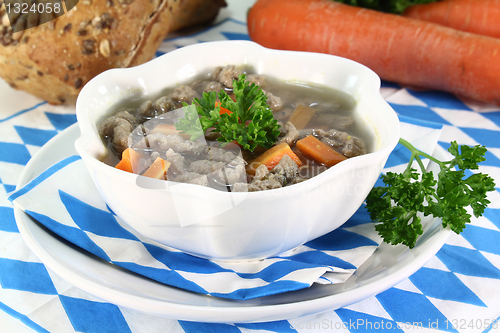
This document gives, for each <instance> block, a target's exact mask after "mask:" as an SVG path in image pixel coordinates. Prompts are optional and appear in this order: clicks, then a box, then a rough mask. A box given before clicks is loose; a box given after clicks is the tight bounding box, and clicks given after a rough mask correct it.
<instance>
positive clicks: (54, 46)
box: [0, 0, 225, 104]
mask: <svg viewBox="0 0 500 333" xmlns="http://www.w3.org/2000/svg"><path fill="white" fill-rule="evenodd" d="M1 1H2V0H0V2H1ZM222 6H225V2H224V1H223V0H222V1H221V0H209V1H206V0H205V1H204V0H114V1H113V0H93V1H89V0H80V1H79V3H78V5H77V6H76V7H74V8H73V9H71V10H70V11H69V12H67V13H66V14H65V15H63V16H60V17H58V18H57V19H55V20H53V21H50V22H48V23H45V24H43V25H41V26H38V27H35V28H31V29H27V30H25V31H23V32H18V33H16V34H17V35H14V36H12V37H14V38H12V37H10V43H9V39H7V42H5V37H6V35H7V37H8V32H7V33H5V30H6V29H5V28H3V32H2V31H0V77H2V78H3V79H4V80H5V81H7V83H9V84H10V85H11V86H12V87H13V88H15V89H20V90H24V91H27V92H29V93H31V94H33V95H35V96H37V97H39V98H41V99H43V100H46V101H48V102H49V103H51V104H75V102H76V98H77V96H78V93H79V92H80V90H81V88H82V87H83V86H84V85H85V84H86V83H87V82H88V81H89V80H90V79H92V78H93V77H94V76H96V75H98V74H99V73H101V72H103V71H105V70H107V69H111V68H120V67H131V66H135V65H139V64H141V63H144V62H146V61H148V60H150V59H152V58H153V56H154V54H155V52H156V50H157V49H158V47H159V46H160V44H161V42H162V40H163V39H164V38H165V36H166V35H167V34H168V33H169V32H172V31H174V30H177V29H180V28H185V27H188V26H190V25H192V24H199V23H203V22H207V21H210V20H213V19H214V18H215V16H216V15H217V13H218V11H219V9H220V8H221V7H222ZM200 8H204V10H202V11H200ZM2 34H3V36H2ZM11 35H12V33H11ZM19 35H21V36H19ZM2 38H3V39H2ZM2 44H3V45H2Z"/></svg>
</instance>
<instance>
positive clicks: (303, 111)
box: [289, 104, 316, 130]
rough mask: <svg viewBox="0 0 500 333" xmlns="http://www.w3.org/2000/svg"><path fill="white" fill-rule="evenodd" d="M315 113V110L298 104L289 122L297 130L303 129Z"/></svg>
mask: <svg viewBox="0 0 500 333" xmlns="http://www.w3.org/2000/svg"><path fill="white" fill-rule="evenodd" d="M315 113H316V110H315V109H313V108H311V107H309V106H305V105H302V104H299V105H297V107H296V108H295V110H294V111H293V113H292V115H291V116H290V119H289V122H291V123H292V124H293V125H294V126H295V128H296V129H298V130H301V129H304V128H305V127H306V126H307V124H308V123H309V121H310V120H311V118H312V117H313V116H314V114H315Z"/></svg>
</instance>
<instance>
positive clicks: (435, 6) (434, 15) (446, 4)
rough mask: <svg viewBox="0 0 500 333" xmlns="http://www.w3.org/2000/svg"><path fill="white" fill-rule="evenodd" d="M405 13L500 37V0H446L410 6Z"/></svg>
mask: <svg viewBox="0 0 500 333" xmlns="http://www.w3.org/2000/svg"><path fill="white" fill-rule="evenodd" d="M403 15H404V16H406V17H411V18H415V19H418V20H423V21H429V22H434V23H438V24H441V25H445V26H447V27H451V28H454V29H458V30H462V31H467V32H472V33H476V34H480V35H485V36H491V37H496V38H500V24H499V22H500V0H445V1H439V2H434V3H430V4H423V5H414V6H410V7H408V8H407V9H406V10H405V11H404V12H403Z"/></svg>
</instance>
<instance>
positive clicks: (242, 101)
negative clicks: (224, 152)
mask: <svg viewBox="0 0 500 333" xmlns="http://www.w3.org/2000/svg"><path fill="white" fill-rule="evenodd" d="M233 93H234V96H235V100H236V101H233V100H232V99H231V97H230V96H229V95H228V94H227V93H226V92H225V91H223V90H222V91H220V92H219V93H217V92H215V91H211V92H204V93H203V96H202V98H201V99H198V98H195V99H194V103H193V105H195V109H196V113H195V109H186V108H185V109H184V110H185V117H184V118H183V119H180V120H179V121H178V122H176V124H175V126H176V128H177V129H178V130H180V131H182V132H183V133H187V134H190V135H191V140H193V141H194V140H196V139H198V138H199V137H201V136H202V135H203V134H204V133H205V132H206V130H207V129H209V128H213V130H212V131H213V132H215V133H220V135H221V136H220V137H219V138H218V139H217V140H218V141H219V142H222V143H228V142H233V141H236V142H238V143H239V144H240V145H241V147H242V148H243V149H246V150H250V151H253V150H254V149H255V148H256V147H257V146H262V147H265V148H270V147H272V146H273V145H274V143H275V142H276V140H277V138H278V135H279V134H280V130H279V128H280V125H278V121H277V120H276V119H274V116H273V112H272V110H271V109H270V108H269V106H268V105H267V104H266V101H267V96H266V94H265V93H264V92H263V91H262V89H261V88H260V87H259V86H257V85H255V84H253V83H252V84H250V83H249V82H248V81H246V76H245V75H244V74H242V75H240V76H239V77H238V80H234V81H233ZM217 99H218V100H219V102H218V101H217ZM221 107H222V108H224V109H226V110H229V111H230V112H222V114H221ZM197 117H199V121H198V119H195V118H197Z"/></svg>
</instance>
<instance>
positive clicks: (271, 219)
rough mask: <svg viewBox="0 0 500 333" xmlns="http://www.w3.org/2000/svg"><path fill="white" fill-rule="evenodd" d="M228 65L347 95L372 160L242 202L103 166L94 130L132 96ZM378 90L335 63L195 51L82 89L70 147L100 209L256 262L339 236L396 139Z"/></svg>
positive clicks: (277, 54)
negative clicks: (77, 134)
mask: <svg viewBox="0 0 500 333" xmlns="http://www.w3.org/2000/svg"><path fill="white" fill-rule="evenodd" d="M228 64H235V65H249V66H251V67H253V69H254V70H255V71H256V72H257V73H259V74H264V75H268V76H271V77H275V78H278V79H282V80H286V81H288V80H290V81H301V82H309V83H314V84H321V85H326V86H329V87H332V88H335V89H338V90H341V91H344V92H347V93H349V94H350V95H352V96H353V97H354V99H355V100H356V107H355V110H354V114H355V116H356V117H357V118H358V121H361V122H362V123H363V124H362V125H363V126H364V127H366V128H367V130H368V131H369V132H371V135H372V137H373V138H374V143H373V144H372V146H373V149H372V150H373V151H372V152H370V153H369V154H367V155H362V156H358V157H354V158H351V159H348V160H345V161H343V162H341V163H339V164H337V165H335V166H333V167H331V168H330V169H328V170H327V171H325V172H323V173H321V174H320V175H318V176H316V177H314V178H312V179H309V180H307V181H305V182H302V183H299V184H295V185H292V186H288V187H284V188H280V189H274V190H267V191H262V192H248V193H247V192H224V191H219V190H215V189H212V188H205V187H203V186H199V185H192V184H183V183H174V182H168V181H161V180H155V179H149V178H146V177H142V176H137V175H134V174H131V173H127V172H124V171H121V170H118V169H116V168H114V167H112V166H109V165H106V164H105V163H103V162H101V160H102V157H103V156H105V155H106V154H107V149H106V147H105V146H104V145H103V143H102V141H101V139H100V137H99V134H98V131H97V124H98V123H99V121H101V120H102V118H103V116H104V115H105V114H107V113H108V112H109V109H110V107H111V106H112V105H114V104H115V103H117V102H119V101H122V100H123V99H125V98H127V97H129V96H131V95H132V94H134V93H137V91H138V90H139V91H143V92H144V93H145V94H146V95H152V96H154V95H155V94H157V93H158V92H159V91H160V90H162V89H163V88H165V87H173V86H176V85H179V84H182V83H185V82H186V81H189V80H190V79H192V78H193V77H195V76H196V75H198V74H200V73H205V72H207V71H209V70H210V69H212V68H215V67H216V66H223V65H228ZM379 89H380V79H379V77H378V76H377V75H376V74H375V73H374V72H373V71H371V70H370V69H368V68H367V67H365V66H363V65H361V64H359V63H356V62H354V61H351V60H348V59H344V58H340V57H336V56H331V55H325V54H319V53H306V52H291V51H277V50H271V49H266V48H264V47H261V46H259V45H258V44H255V43H253V42H246V41H222V42H209V43H202V44H196V45H193V46H187V47H183V48H181V49H178V50H175V51H173V52H170V53H167V54H165V55H163V56H161V57H159V58H156V59H154V60H152V61H150V62H148V63H146V64H143V65H140V66H137V67H134V68H127V69H112V70H109V71H106V72H104V73H102V74H100V75H98V76H97V77H95V78H94V79H92V80H91V81H90V82H89V83H87V84H86V85H85V87H84V88H83V89H82V91H81V93H80V95H79V97H78V101H77V105H76V114H77V119H78V124H79V126H80V130H81V133H82V134H81V136H80V138H79V139H78V140H77V141H76V143H75V147H76V149H77V151H78V153H79V154H80V155H81V157H82V159H83V161H84V163H85V165H86V167H87V169H88V171H89V173H90V175H91V177H92V179H93V180H94V182H95V185H96V186H97V188H98V190H99V192H100V193H101V194H102V196H103V198H104V200H105V201H106V203H107V204H108V205H109V207H110V208H111V209H112V210H113V212H114V213H116V214H117V215H118V216H119V217H120V218H121V219H122V220H123V221H124V222H125V223H127V224H128V225H130V226H131V227H132V228H133V229H135V230H136V231H138V232H139V233H140V234H142V235H144V236H146V237H148V238H150V239H152V240H155V241H157V242H158V243H160V244H163V245H166V246H170V247H173V248H175V249H178V250H182V251H185V252H187V253H190V254H193V255H196V256H200V257H204V258H209V259H215V260H252V259H261V258H265V257H270V256H273V255H277V254H279V253H282V252H284V251H287V250H290V249H292V248H294V247H297V246H299V245H302V244H304V243H305V242H307V241H310V240H312V239H314V238H317V237H319V236H322V235H324V234H326V233H328V232H330V231H332V230H334V229H336V228H338V227H339V226H341V225H342V224H343V223H344V222H346V221H347V220H348V219H349V218H350V217H351V216H352V215H353V214H354V213H355V212H356V210H357V209H358V208H359V207H360V205H361V204H362V202H363V201H364V200H365V198H366V196H367V194H368V193H369V191H370V189H371V188H372V187H373V185H374V184H375V182H376V180H377V178H378V177H379V175H380V172H381V170H382V168H383V166H384V164H385V162H386V160H387V158H388V156H389V154H390V153H391V151H392V150H393V149H394V147H395V146H396V144H397V142H398V139H399V120H398V118H397V115H396V113H395V112H394V110H392V108H391V107H390V106H389V105H388V104H387V103H386V102H385V101H384V99H383V98H382V96H381V95H380V92H379Z"/></svg>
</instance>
